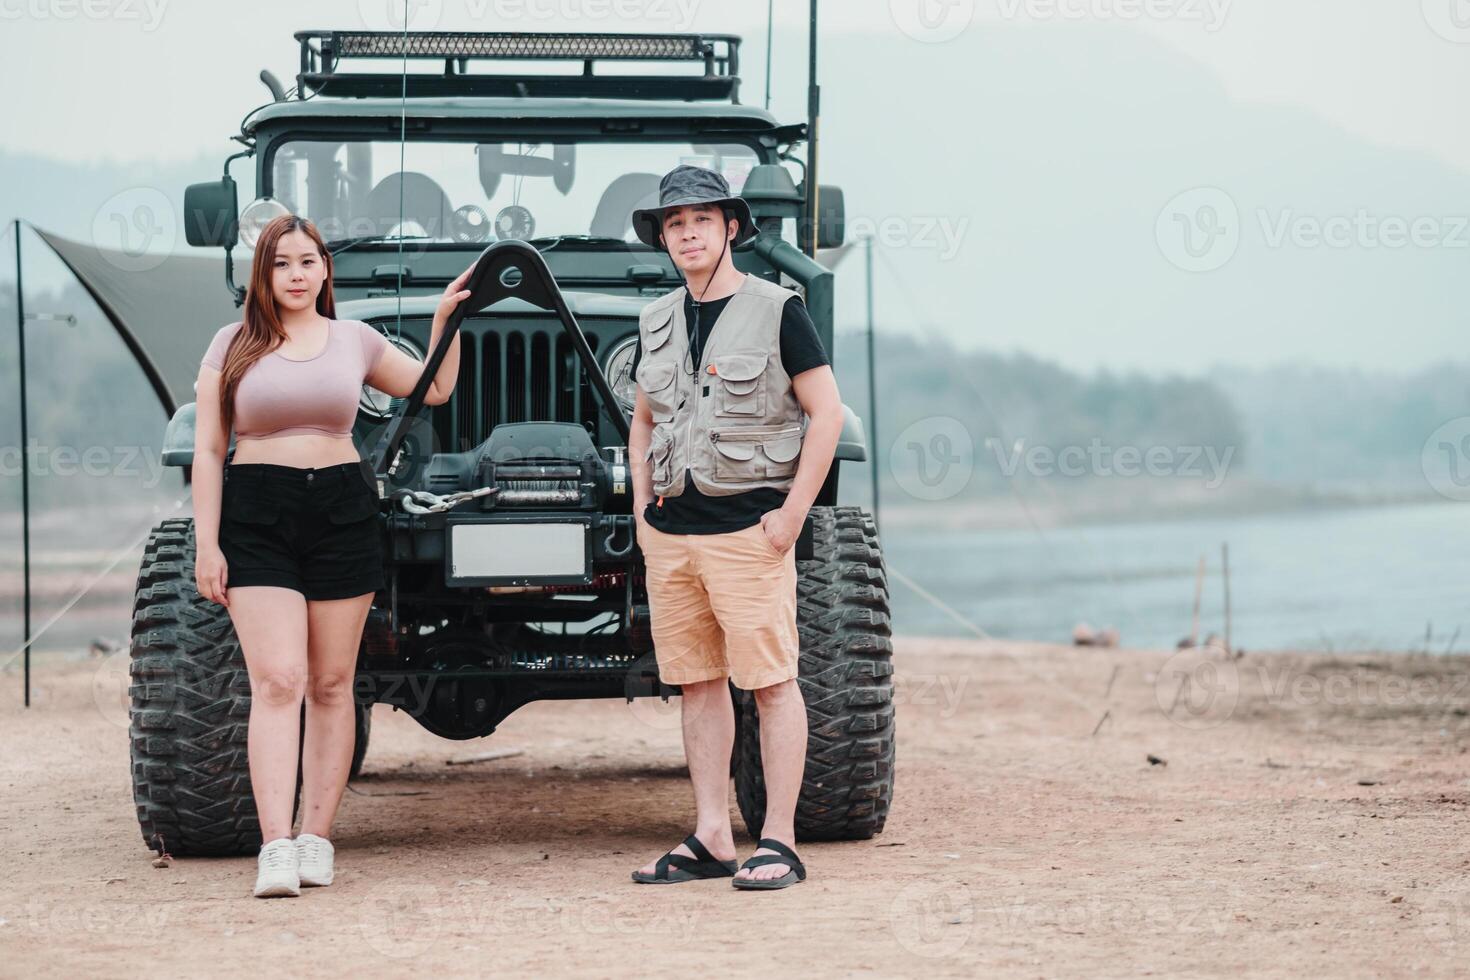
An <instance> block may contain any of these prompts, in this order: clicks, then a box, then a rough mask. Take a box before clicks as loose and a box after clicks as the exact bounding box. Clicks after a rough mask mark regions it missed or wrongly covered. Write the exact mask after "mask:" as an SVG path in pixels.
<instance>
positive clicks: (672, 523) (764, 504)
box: [628, 290, 832, 534]
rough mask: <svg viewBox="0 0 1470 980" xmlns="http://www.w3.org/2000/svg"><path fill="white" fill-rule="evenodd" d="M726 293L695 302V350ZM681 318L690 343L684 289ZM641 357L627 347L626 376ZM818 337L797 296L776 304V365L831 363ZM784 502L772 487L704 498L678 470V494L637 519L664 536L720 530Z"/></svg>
mask: <svg viewBox="0 0 1470 980" xmlns="http://www.w3.org/2000/svg"><path fill="white" fill-rule="evenodd" d="M729 302H730V297H729V296H726V297H724V298H723V299H711V300H705V301H704V302H703V303H701V304H699V341H698V345H697V346H698V348H699V350H701V351H703V350H707V349H708V348H709V336H710V331H711V330H713V329H714V326H715V322H716V321H717V320H718V319H719V316H720V314H721V313H722V312H724V309H725V307H726V306H727V305H728V304H729ZM684 322H685V323H686V324H688V327H689V337H690V346H691V347H693V346H695V342H694V339H693V338H694V324H695V317H694V300H693V297H692V296H690V294H689V292H688V291H687V290H686V291H685V293H684ZM642 356H643V344H642V342H641V341H640V342H639V344H638V346H637V347H636V348H635V349H634V351H633V363H632V364H631V365H630V366H629V368H628V376H629V377H630V378H633V379H635V380H636V379H637V377H638V360H639V358H640V357H642ZM831 363H832V362H831V360H830V359H829V358H828V357H827V351H826V350H825V349H824V348H823V347H822V339H821V338H820V337H818V336H817V325H816V324H814V323H812V318H811V315H810V314H808V313H807V311H806V304H805V303H803V302H802V301H801V297H800V296H793V297H791V298H790V299H789V300H787V301H786V305H785V306H783V307H782V308H781V367H782V368H783V369H785V371H786V373H787V374H789V375H790V376H791V377H793V378H794V377H796V376H797V375H798V374H800V373H801V372H803V371H809V370H811V369H812V368H814V367H821V366H822V365H823V364H831ZM785 502H786V494H785V493H784V492H783V491H781V490H777V489H775V488H774V487H757V488H756V489H754V490H746V491H743V492H741V493H732V494H727V495H725V496H720V497H708V496H705V495H704V494H702V493H700V492H699V488H698V487H696V486H695V485H694V480H693V479H692V478H691V477H690V476H689V473H688V472H687V471H686V472H685V473H684V492H683V493H681V494H680V495H679V496H677V497H665V498H664V499H663V505H662V506H660V505H659V502H658V500H657V498H655V499H654V500H651V501H649V504H648V506H647V508H645V509H644V511H643V517H644V519H645V520H647V521H648V523H649V524H651V525H653V526H654V527H656V528H658V529H659V530H660V531H663V532H665V533H668V534H723V533H725V532H727V531H739V530H742V529H743V528H747V527H750V526H751V525H752V524H759V523H760V520H761V515H762V514H764V513H765V512H766V511H768V510H776V509H778V508H779V507H780V506H781V505H782V504H784V503H785Z"/></svg>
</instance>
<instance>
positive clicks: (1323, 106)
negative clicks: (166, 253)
mask: <svg viewBox="0 0 1470 980" xmlns="http://www.w3.org/2000/svg"><path fill="white" fill-rule="evenodd" d="M411 4H412V5H413V7H412V9H413V10H414V13H413V14H412V17H413V18H414V20H413V26H415V27H417V26H418V25H419V24H420V23H423V24H424V25H426V26H429V25H432V26H433V27H434V28H436V29H441V30H452V29H471V28H474V29H485V30H495V29H506V30H517V29H525V30H596V31H604V30H605V31H632V30H639V29H641V25H643V24H647V25H648V27H647V29H649V30H670V31H678V30H686V29H689V28H690V27H691V26H692V27H693V29H696V30H705V31H728V32H732V33H737V34H743V35H744V36H745V37H746V39H747V45H746V48H745V51H744V55H745V58H744V64H745V71H744V74H745V76H746V78H747V79H749V83H750V84H749V86H748V89H747V90H748V91H749V92H750V93H751V94H752V95H753V94H756V93H758V92H759V84H760V80H761V75H762V72H763V70H764V66H763V62H764V34H765V24H766V4H765V3H764V2H763V0H720V2H718V3H716V2H714V0H411ZM392 6H393V2H392V0H362V2H360V3H359V2H354V0H337V2H330V3H328V2H314V3H311V4H302V3H300V2H299V0H252V2H250V3H248V4H247V3H244V2H236V3H224V2H219V3H201V2H193V3H184V2H181V0H0V18H3V19H4V20H5V21H6V23H5V24H4V29H3V30H0V79H3V82H4V91H5V92H6V93H8V94H7V98H6V101H5V106H4V113H5V123H6V125H5V126H4V127H3V129H0V146H5V147H7V148H12V149H23V150H29V151H33V152H37V153H47V154H53V155H56V156H60V157H64V158H67V159H76V160H83V159H96V158H98V157H99V156H104V155H105V156H111V157H114V158H117V159H138V158H151V157H155V156H162V157H185V156H190V155H193V154H194V153H196V152H198V151H199V150H200V149H202V148H206V147H209V146H211V145H213V144H214V143H216V142H217V141H218V139H219V135H220V132H221V128H220V119H219V116H218V114H217V110H216V107H217V106H218V105H219V102H220V100H223V101H224V102H225V104H227V105H237V104H238V105H243V104H245V103H246V102H249V101H250V98H249V97H258V96H260V95H262V94H263V93H264V89H263V88H261V86H260V84H259V83H258V82H257V81H256V80H255V79H254V73H255V72H256V71H258V70H259V69H260V68H262V67H267V66H269V67H271V68H273V69H274V70H275V71H276V73H277V74H278V75H279V76H280V77H282V79H287V78H288V77H289V76H290V75H291V74H292V72H293V71H294V65H293V58H292V56H293V47H292V43H291V41H290V38H289V34H290V32H291V31H293V30H300V29H303V28H307V27H329V26H331V27H336V26H355V25H357V24H368V25H370V26H374V27H384V28H386V27H388V26H390V20H389V14H388V10H389V8H390V7H392ZM776 7H777V8H778V9H777V13H776V17H777V44H776V58H777V59H778V60H779V59H783V58H793V57H794V58H796V59H797V60H798V61H801V60H802V59H804V56H805V43H806V41H805V29H806V21H805V4H802V3H800V2H798V0H782V2H781V3H779V4H777V5H776ZM88 9H91V10H94V11H95V14H94V15H92V16H89V15H88V14H87V13H86V12H85V11H86V10H88ZM1151 9H1152V10H1156V11H1161V12H1168V16H1148V11H1149V10H1151ZM926 10H927V12H928V22H929V23H933V24H946V23H949V24H952V25H954V27H945V28H943V29H940V30H937V31H936V32H935V34H934V35H933V36H934V37H935V38H940V37H943V36H944V35H945V34H947V33H949V32H950V31H951V30H954V29H956V28H959V27H961V26H962V29H961V30H960V31H959V34H960V36H963V35H964V34H966V33H972V32H984V31H986V30H988V29H991V28H992V27H994V26H995V25H996V24H998V23H1004V22H1007V21H1010V22H1016V23H1030V24H1032V25H1034V26H1035V27H1036V28H1038V29H1045V28H1047V27H1060V26H1065V25H1066V24H1069V23H1071V24H1075V23H1088V22H1091V23H1095V24H1116V25H1117V26H1119V27H1120V28H1122V29H1140V30H1145V31H1148V32H1150V33H1151V34H1153V35H1155V36H1157V37H1158V38H1160V39H1162V40H1164V41H1167V42H1168V43H1169V44H1171V45H1173V46H1176V47H1177V48H1178V49H1179V50H1180V51H1181V52H1183V53H1185V54H1187V55H1188V56H1189V57H1191V58H1194V59H1197V60H1198V61H1199V62H1201V63H1202V64H1203V65H1206V66H1208V67H1209V69H1210V70H1211V71H1213V72H1216V73H1218V75H1219V76H1220V78H1221V80H1222V81H1223V82H1224V84H1225V85H1226V87H1227V89H1228V91H1229V92H1230V94H1231V95H1232V96H1234V97H1236V98H1239V99H1246V100H1257V101H1263V102H1276V103H1286V104H1293V105H1299V106H1302V107H1305V108H1308V109H1310V110H1312V111H1313V112H1316V113H1320V114H1321V115H1323V116H1325V117H1327V118H1329V119H1331V120H1333V121H1335V122H1337V123H1339V124H1340V125H1342V126H1344V127H1346V128H1348V129H1350V130H1352V131H1353V132H1355V133H1358V134H1361V135H1362V136H1364V137H1366V138H1368V139H1371V140H1373V141H1375V142H1381V143H1384V144H1388V145H1393V146H1399V147H1405V148H1415V149H1425V150H1429V151H1431V152H1433V153H1436V154H1439V155H1440V156H1442V157H1443V158H1444V159H1445V160H1446V161H1448V162H1452V163H1454V164H1455V165H1456V166H1459V167H1461V168H1465V169H1470V121H1467V119H1466V118H1465V115H1464V112H1463V109H1464V100H1465V96H1466V93H1467V92H1470V3H1466V2H1465V0H841V2H835V0H826V2H825V3H823V4H822V13H821V16H822V22H823V24H824V25H825V26H826V27H827V28H830V29H832V30H843V31H847V30H852V31H862V32H868V33H873V34H879V35H889V36H891V37H892V38H893V40H894V43H901V44H907V43H918V42H914V41H913V40H912V39H911V38H910V37H908V35H906V34H904V33H903V30H902V26H900V25H902V24H907V25H908V26H912V25H913V24H914V23H918V24H919V25H921V26H922V25H923V24H924V23H925V21H924V20H923V19H922V18H923V15H924V12H925V11H926ZM480 11H483V12H484V16H483V17H476V16H475V15H476V13H477V12H480ZM1457 11H1458V14H1457V13H1456V12H1457ZM579 12H580V13H581V16H567V15H568V14H574V15H575V14H577V13H579ZM626 12H638V13H640V14H641V15H642V16H641V17H639V18H637V19H629V18H627V17H625V16H619V14H620V13H626ZM1135 12H1142V13H1141V14H1140V13H1135ZM517 14H520V16H519V17H517V16H516V15H517ZM507 15H509V16H507ZM1456 16H1458V18H1459V21H1458V23H1463V24H1464V26H1463V27H1460V28H1458V36H1459V38H1460V40H1459V42H1458V43H1457V42H1455V41H1452V40H1449V39H1447V38H1446V37H1444V36H1441V34H1439V33H1436V31H1435V30H1434V26H1436V24H1437V26H1439V27H1440V28H1441V29H1442V30H1444V31H1445V32H1446V33H1449V34H1450V35H1451V36H1457V35H1456V30H1455V28H1454V26H1453V25H1455V24H1456V23H1457V21H1456V20H1454V19H1452V18H1454V17H1456ZM517 20H519V21H520V23H519V24H518V23H517ZM927 43H932V44H933V45H934V50H935V52H936V55H935V56H936V57H943V56H944V51H945V46H946V44H947V43H948V42H947V41H945V40H935V41H932V42H927ZM206 53H207V57H201V56H203V55H206ZM205 65H207V66H209V67H211V68H213V69H215V72H213V73H212V77H210V78H209V79H207V80H205V81H203V82H202V83H200V82H195V83H190V82H189V81H188V80H187V78H186V77H184V72H185V71H186V70H187V68H188V67H189V66H193V67H196V68H197V67H202V66H205ZM827 67H828V69H829V70H828V71H827V72H825V73H824V74H826V75H827V76H828V78H827V80H828V81H829V82H830V81H831V76H832V75H833V74H834V73H837V72H839V71H840V65H831V64H829V65H828V66H827ZM42 79H44V84H38V81H39V80H42ZM21 93H23V95H21V97H19V98H17V97H16V96H17V95H18V94H21ZM951 94H952V95H953V96H954V97H956V98H959V97H961V96H962V95H963V94H962V93H951ZM778 95H779V97H778V98H777V99H776V100H775V103H776V108H777V109H778V110H780V111H782V112H783V113H784V114H790V113H793V112H794V113H799V112H801V111H802V109H803V107H804V93H803V92H801V91H800V90H795V91H785V92H781V93H778ZM832 97H834V98H835V97H837V93H835V92H834V93H833V94H832ZM148 103H152V104H154V105H155V106H156V107H157V108H156V110H154V112H153V114H152V115H151V119H152V121H153V123H154V124H155V125H154V126H153V128H152V129H151V131H149V132H148V139H147V140H146V141H145V140H142V139H139V138H138V137H139V133H138V130H137V123H138V121H139V119H140V113H139V109H140V108H142V107H143V106H144V105H146V104H148ZM141 118H145V119H147V118H149V116H142V117H141ZM109 142H110V143H111V144H112V145H111V146H110V147H108V148H107V149H106V150H102V149H101V148H100V147H99V144H106V143H109Z"/></svg>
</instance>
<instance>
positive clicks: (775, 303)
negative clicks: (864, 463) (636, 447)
mask: <svg viewBox="0 0 1470 980" xmlns="http://www.w3.org/2000/svg"><path fill="white" fill-rule="evenodd" d="M685 292H686V290H685V288H684V287H682V286H681V287H679V288H678V289H676V290H674V291H673V292H671V293H668V294H667V295H664V296H660V297H659V298H658V299H656V300H654V301H653V302H652V303H649V304H648V305H647V306H646V307H644V308H643V312H642V314H641V315H640V316H639V319H638V336H639V340H640V342H641V343H642V345H643V351H642V353H641V354H640V355H639V361H638V387H640V388H642V389H643V395H644V398H646V399H647V401H648V407H649V410H650V411H651V412H652V414H653V438H652V440H651V441H650V443H649V447H648V460H649V462H650V464H651V469H652V471H653V492H654V493H656V494H658V495H659V496H661V497H677V496H679V495H680V494H682V493H683V492H684V474H685V472H686V471H687V472H688V473H689V474H690V476H691V477H692V478H693V480H694V486H695V487H696V488H697V489H698V490H699V491H700V492H701V493H704V494H707V495H709V496H727V495H729V494H733V493H741V492H743V491H746V490H754V489H756V488H758V487H772V488H774V489H777V490H782V491H789V490H790V489H791V483H792V479H793V477H795V475H796V464H797V457H798V456H799V455H800V454H801V440H802V436H803V435H804V434H805V433H806V415H805V413H803V412H802V409H801V403H800V402H798V401H797V400H796V394H795V392H794V391H793V390H792V387H791V378H790V376H789V375H787V373H786V371H785V369H784V368H783V367H782V365H781V310H782V307H784V306H785V305H786V301H787V300H788V299H790V298H791V297H792V296H794V295H795V294H794V293H793V292H792V291H791V290H789V289H785V288H783V287H781V286H776V285H772V284H771V283H768V282H766V281H765V280H764V279H759V278H757V277H755V276H752V275H746V277H745V283H744V284H743V285H742V286H741V287H740V288H739V289H738V290H737V291H736V292H735V294H734V295H733V296H731V297H730V302H729V303H727V304H726V305H725V309H724V311H723V312H721V313H720V318H719V319H718V320H716V321H715V325H714V328H713V329H712V330H711V331H710V336H709V341H708V343H707V344H706V349H705V350H704V351H701V354H702V357H703V360H702V363H700V364H698V365H696V366H694V370H696V371H697V374H692V373H691V365H690V350H689V328H688V326H687V324H686V322H685V319H684V296H685Z"/></svg>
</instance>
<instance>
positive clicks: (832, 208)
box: [817, 184, 847, 248]
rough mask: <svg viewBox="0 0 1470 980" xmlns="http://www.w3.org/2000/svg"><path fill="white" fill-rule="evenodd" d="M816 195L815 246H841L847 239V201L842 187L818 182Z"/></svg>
mask: <svg viewBox="0 0 1470 980" xmlns="http://www.w3.org/2000/svg"><path fill="white" fill-rule="evenodd" d="M818 187H819V188H820V194H819V195H818V197H817V248H841V247H842V243H843V242H844V241H846V240H847V202H846V200H845V199H844V197H843V194H842V188H840V187H837V186H835V185H832V184H819V185H818Z"/></svg>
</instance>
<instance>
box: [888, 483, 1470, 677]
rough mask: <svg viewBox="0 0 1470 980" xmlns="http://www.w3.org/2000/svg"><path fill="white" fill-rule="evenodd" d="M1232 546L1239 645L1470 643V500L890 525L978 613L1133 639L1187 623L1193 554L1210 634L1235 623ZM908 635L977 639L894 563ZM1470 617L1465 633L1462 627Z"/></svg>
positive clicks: (1013, 626) (1004, 621)
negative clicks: (1116, 518)
mask: <svg viewBox="0 0 1470 980" xmlns="http://www.w3.org/2000/svg"><path fill="white" fill-rule="evenodd" d="M1221 542H1228V543H1229V545H1230V589H1231V596H1230V598H1231V613H1232V631H1231V642H1232V643H1233V644H1234V645H1235V646H1237V647H1244V648H1245V649H1247V650H1250V649H1257V650H1264V649H1306V650H1327V649H1333V650H1338V651H1342V650H1370V649H1377V650H1420V649H1423V648H1424V647H1425V645H1426V644H1425V631H1426V624H1431V627H1432V637H1431V640H1430V642H1429V644H1428V648H1429V649H1430V650H1432V651H1433V652H1436V653H1443V652H1445V650H1446V649H1447V648H1448V647H1450V645H1451V642H1452V641H1453V645H1454V649H1456V650H1458V651H1460V652H1466V651H1470V551H1467V550H1465V549H1466V548H1467V546H1470V506H1467V505H1466V504H1463V503H1448V502H1447V503H1443V504H1438V503H1436V504H1419V505H1411V506H1398V507H1379V508H1351V509H1341V510H1326V511H1315V512H1291V513H1279V514H1269V515H1259V516H1251V517H1231V518H1222V519H1218V520H1195V521H1170V522H1158V523H1138V524H1111V525H1097V526H1079V527H1065V528H1048V529H1045V530H1044V531H1042V532H1039V533H1038V532H1036V531H1033V530H1002V531H991V530H983V531H982V530H976V531H954V530H939V531H919V530H913V529H909V528H904V529H901V530H900V529H895V530H894V531H893V533H892V534H885V535H884V553H885V557H886V558H887V560H888V563H889V565H890V566H891V567H892V568H894V569H896V570H898V571H900V572H902V573H903V574H905V575H907V576H908V578H910V579H912V580H913V581H914V582H915V583H916V584H917V585H919V586H921V587H922V588H923V589H925V590H927V591H928V592H930V593H932V594H933V595H934V596H935V597H937V598H938V599H940V600H942V601H943V602H944V603H945V604H947V605H949V606H950V607H952V608H953V609H954V610H955V611H956V612H958V613H960V614H961V615H962V616H964V617H965V618H966V619H968V620H969V621H970V622H972V623H973V624H974V625H975V626H977V627H979V628H980V629H982V630H984V631H986V632H987V633H989V634H991V635H993V636H996V637H1000V638H1006V639H1024V640H1045V641H1055V642H1070V640H1071V634H1072V627H1073V626H1074V625H1076V624H1077V623H1078V622H1083V621H1085V622H1088V623H1090V624H1092V625H1093V626H1094V627H1101V626H1116V627H1117V628H1118V629H1119V630H1120V631H1121V633H1122V641H1123V644H1124V645H1125V646H1130V647H1140V646H1143V647H1172V646H1173V645H1174V643H1175V642H1176V641H1177V640H1179V639H1180V638H1181V637H1183V636H1187V635H1188V633H1189V625H1190V616H1191V609H1192V606H1193V600H1194V582H1195V571H1196V565H1197V562H1198V560H1199V558H1200V557H1201V556H1204V557H1205V558H1206V560H1207V562H1208V566H1207V569H1206V577H1205V586H1204V601H1203V603H1202V608H1201V626H1200V632H1201V635H1202V636H1203V635H1204V634H1207V633H1210V632H1214V633H1223V606H1224V602H1223V595H1222V583H1221V576H1220V544H1221ZM890 588H891V590H892V594H893V605H894V616H893V619H894V629H895V631H896V632H900V633H924V634H931V635H946V636H950V635H952V636H973V635H974V634H973V632H971V631H969V630H967V629H966V628H965V627H963V626H961V625H960V624H958V623H956V621H955V620H954V618H953V617H951V616H950V615H948V614H946V613H945V612H943V611H941V610H940V609H939V608H937V607H936V606H935V605H934V604H933V603H932V602H930V601H928V600H926V599H924V598H922V597H921V596H920V595H919V594H917V593H916V592H915V590H914V589H912V588H910V587H909V586H907V585H905V584H904V583H903V582H902V581H901V580H900V579H899V578H898V577H897V576H894V577H893V580H892V581H891V582H890ZM1462 626H1463V627H1464V631H1463V633H1461V635H1460V636H1459V637H1458V638H1456V637H1455V634H1456V632H1457V631H1459V630H1460V629H1461V627H1462Z"/></svg>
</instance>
